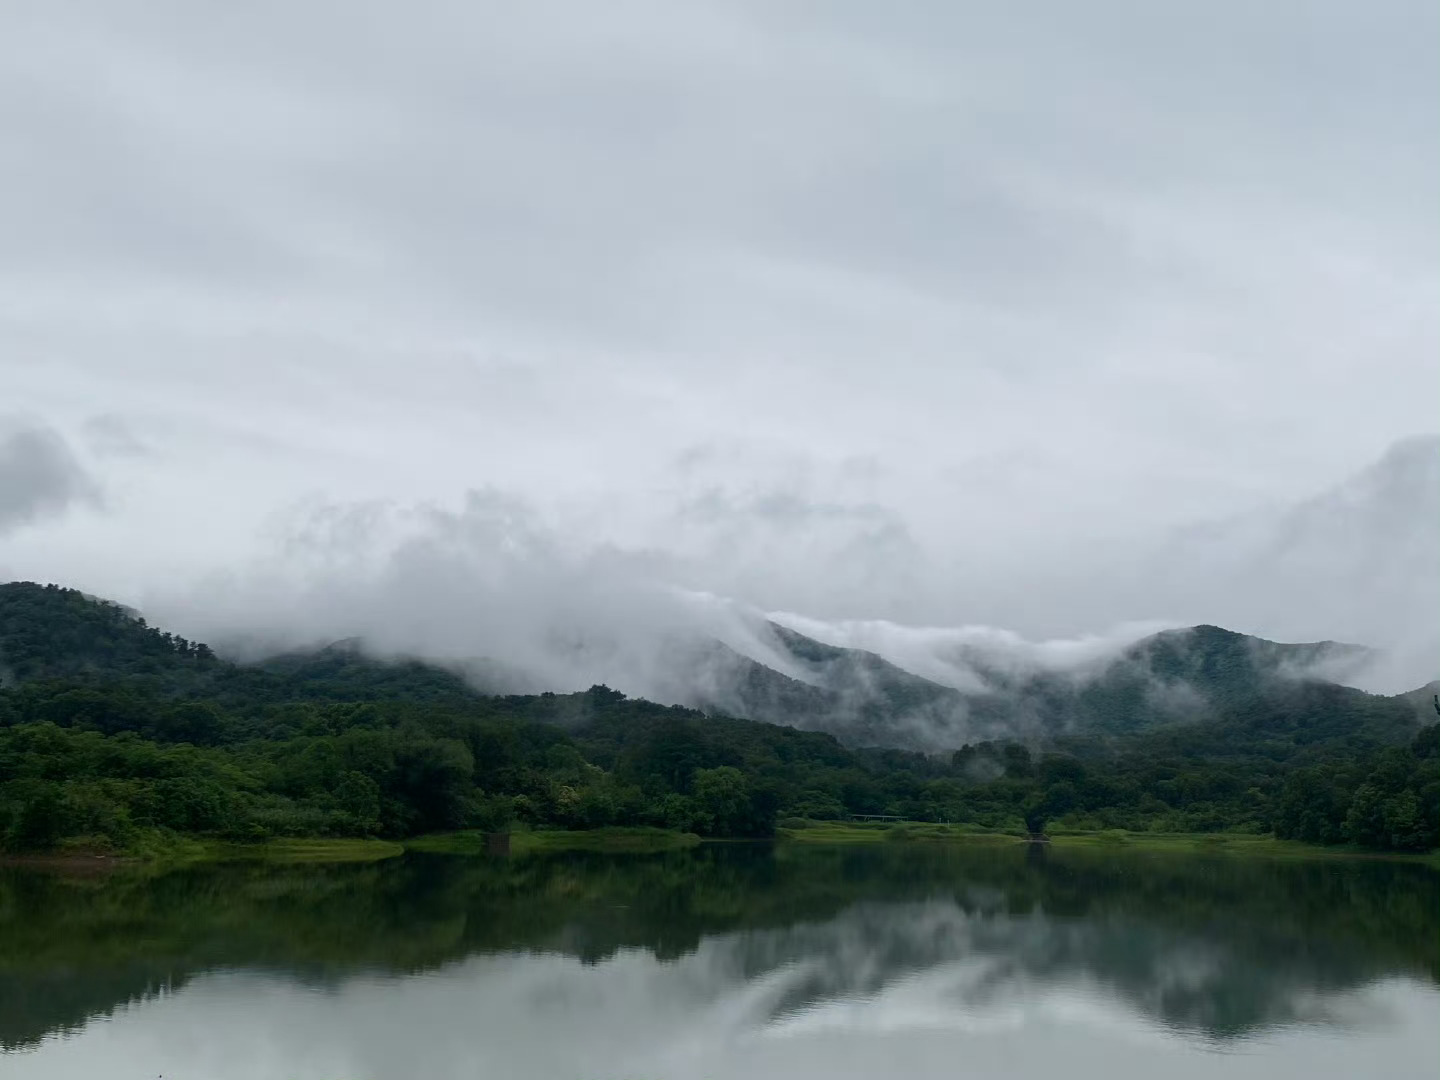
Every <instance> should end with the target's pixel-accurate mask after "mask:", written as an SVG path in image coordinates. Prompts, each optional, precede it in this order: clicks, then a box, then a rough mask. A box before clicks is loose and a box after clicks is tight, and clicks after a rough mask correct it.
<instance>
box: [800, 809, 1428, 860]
mask: <svg viewBox="0 0 1440 1080" xmlns="http://www.w3.org/2000/svg"><path fill="white" fill-rule="evenodd" d="M776 835H777V837H778V838H779V839H780V840H782V841H784V842H787V843H801V844H878V843H887V842H888V843H897V842H900V843H904V842H948V843H961V844H1021V843H1024V842H1025V840H1026V837H1025V834H1023V833H1021V832H1019V831H1008V832H1007V831H1004V830H998V829H986V828H983V827H981V826H978V825H937V824H934V823H931V822H923V821H900V822H884V821H806V822H804V823H803V824H802V823H801V822H799V821H795V820H794V819H790V820H787V824H786V826H784V827H781V828H780V829H778V830H776ZM1049 838H1050V846H1051V847H1054V848H1056V849H1058V850H1064V851H1069V850H1091V851H1121V850H1124V851H1135V852H1177V853H1185V854H1192V855H1193V854H1217V855H1235V856H1241V857H1250V856H1255V857H1263V858H1284V859H1315V858H1368V859H1390V860H1402V861H1405V862H1421V863H1425V864H1427V865H1430V866H1435V867H1440V852H1430V853H1429V854H1424V855H1411V854H1402V853H1390V852H1377V851H1366V850H1364V849H1362V848H1355V847H1343V846H1342V847H1321V846H1319V845H1316V844H1302V843H1300V842H1299V841H1296V840H1279V839H1277V838H1276V837H1274V836H1271V835H1257V834H1254V833H1154V832H1127V831H1125V830H1123V829H1107V830H1104V831H1098V832H1081V831H1074V832H1070V831H1063V830H1057V831H1054V832H1051V833H1050V834H1049Z"/></svg>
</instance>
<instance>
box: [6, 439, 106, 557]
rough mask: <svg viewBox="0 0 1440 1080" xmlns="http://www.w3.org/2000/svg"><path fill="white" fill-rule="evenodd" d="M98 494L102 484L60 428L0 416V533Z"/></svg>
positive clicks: (59, 512)
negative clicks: (79, 459)
mask: <svg viewBox="0 0 1440 1080" xmlns="http://www.w3.org/2000/svg"><path fill="white" fill-rule="evenodd" d="M98 498H99V487H98V485H97V484H96V482H95V481H94V480H93V479H92V478H91V477H90V475H89V474H88V473H87V472H86V471H85V469H84V468H83V467H82V466H81V465H80V463H79V461H77V460H76V458H75V455H74V454H73V453H72V452H71V450H70V447H69V446H68V445H67V443H66V442H65V440H64V439H63V438H62V437H61V436H60V435H59V434H58V433H57V432H55V431H54V430H52V429H50V428H48V427H45V426H43V425H39V424H36V423H34V422H32V421H27V420H25V419H23V418H17V417H11V418H8V419H7V418H4V417H0V534H3V533H6V532H11V531H13V530H15V529H18V528H21V527H22V526H25V525H29V524H32V523H34V522H36V521H40V520H43V519H44V518H47V517H54V516H57V515H59V514H63V513H64V512H65V511H67V510H69V509H70V508H72V507H74V506H76V505H81V504H86V503H88V504H91V505H94V504H95V503H96V502H97V501H98Z"/></svg>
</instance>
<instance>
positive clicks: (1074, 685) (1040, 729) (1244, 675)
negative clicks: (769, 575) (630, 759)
mask: <svg viewBox="0 0 1440 1080" xmlns="http://www.w3.org/2000/svg"><path fill="white" fill-rule="evenodd" d="M770 630H771V633H772V635H773V638H772V641H771V644H772V645H773V646H774V647H775V648H776V650H777V651H778V652H780V654H781V655H783V656H784V657H785V659H786V660H787V661H789V663H788V664H787V666H788V667H789V668H790V669H791V670H793V671H796V672H798V673H800V674H801V675H802V676H803V679H802V678H794V677H791V676H789V675H785V674H782V673H780V672H779V671H776V670H774V669H773V668H770V667H766V666H765V665H763V664H760V663H758V662H757V661H755V660H752V659H750V658H748V657H745V656H742V655H740V654H738V653H736V652H734V651H733V650H731V649H729V648H727V647H725V646H723V645H719V644H718V643H710V644H708V645H705V646H696V647H694V648H692V649H690V650H689V652H688V653H687V654H686V655H685V659H684V667H685V670H687V671H691V672H696V671H698V672H703V675H702V677H700V678H699V679H698V680H695V681H693V682H692V684H691V685H692V689H691V690H690V696H688V697H687V698H685V699H684V703H685V704H687V705H691V706H693V707H696V708H701V709H705V710H707V711H711V712H718V713H726V714H729V715H734V716H744V717H749V718H751V719H755V720H766V721H769V722H771V723H782V724H792V725H794V726H797V727H802V728H810V729H815V730H821V731H826V732H829V733H830V734H833V735H835V736H836V737H837V738H839V739H840V740H841V741H842V742H845V743H848V744H849V745H852V746H892V747H900V748H904V749H914V750H936V749H953V748H955V747H957V746H960V745H962V744H963V743H966V742H979V741H983V740H987V739H997V738H1008V737H1022V738H1027V739H1043V738H1052V737H1056V736H1061V735H1079V734H1095V733H1102V734H1122V733H1127V732H1136V731H1142V730H1146V729H1148V728H1152V727H1157V726H1161V725H1165V724H1170V723H1177V722H1185V721H1202V720H1206V719H1214V718H1216V717H1219V716H1221V715H1222V714H1224V713H1225V712H1227V711H1228V710H1231V709H1234V708H1236V707H1238V706H1239V705H1241V704H1243V703H1245V702H1247V701H1251V700H1253V699H1255V698H1257V697H1260V696H1262V695H1263V696H1275V695H1279V696H1280V697H1284V696H1285V694H1286V693H1296V694H1298V693H1299V692H1300V687H1301V686H1302V685H1303V684H1304V683H1305V682H1307V681H1321V682H1330V681H1333V679H1334V678H1336V677H1337V676H1342V675H1344V674H1345V673H1347V672H1349V671H1350V670H1353V669H1354V668H1355V667H1356V666H1358V665H1360V664H1362V663H1365V662H1367V661H1368V660H1369V659H1370V657H1371V655H1372V654H1371V652H1370V650H1368V649H1366V648H1364V647H1362V646H1356V645H1346V644H1343V643H1338V642H1329V641H1326V642H1312V643H1304V644H1284V643H1280V642H1274V641H1266V640H1264V639H1262V638H1256V637H1252V636H1250V635H1247V634H1239V633H1235V632H1234V631H1230V630H1225V629H1222V628H1221V627H1217V626H1196V627H1190V628H1188V629H1182V630H1167V631H1164V632H1162V633H1159V634H1155V635H1153V636H1151V637H1148V638H1145V639H1143V640H1141V641H1139V642H1137V643H1136V644H1134V645H1132V646H1131V647H1129V648H1128V649H1126V650H1124V651H1123V652H1122V653H1120V654H1119V655H1118V656H1115V657H1113V658H1111V659H1109V660H1107V661H1104V662H1103V663H1101V664H1098V665H1092V666H1090V667H1088V668H1086V669H1084V670H1083V671H1073V672H1055V671H1046V670H1042V669H1036V668H1032V669H1028V670H1024V671H1020V672H1016V671H1013V670H1008V669H1005V668H1002V667H1000V666H998V665H996V664H994V663H993V662H988V661H987V660H986V658H985V657H983V656H980V655H976V656H973V657H970V658H969V666H970V668H971V670H972V671H973V672H974V673H975V675H976V676H978V678H979V680H980V682H981V684H982V686H983V689H981V690H978V691H969V692H967V691H963V690H959V689H956V688H954V687H950V686H944V685H941V684H940V683H937V682H934V681H932V680H930V679H926V678H922V677H921V676H919V675H915V674H913V673H911V672H909V671H906V670H905V669H903V668H901V667H899V666H898V665H896V664H894V663H891V662H890V661H888V660H886V659H885V658H883V657H881V656H879V655H877V654H875V653H873V652H867V651H865V650H861V649H846V648H841V647H838V646H834V645H828V644H825V643H823V642H820V641H816V640H815V639H813V638H810V637H806V636H805V635H803V634H800V633H797V632H796V631H794V630H791V629H788V628H786V627H783V626H779V625H777V624H773V623H772V624H771V626H770ZM1342 690H1343V691H1344V693H1345V694H1347V695H1352V694H1353V695H1356V700H1357V701H1358V700H1360V698H1362V697H1368V696H1369V695H1363V694H1361V692H1360V691H1352V690H1349V689H1348V688H1342ZM677 692H678V691H677Z"/></svg>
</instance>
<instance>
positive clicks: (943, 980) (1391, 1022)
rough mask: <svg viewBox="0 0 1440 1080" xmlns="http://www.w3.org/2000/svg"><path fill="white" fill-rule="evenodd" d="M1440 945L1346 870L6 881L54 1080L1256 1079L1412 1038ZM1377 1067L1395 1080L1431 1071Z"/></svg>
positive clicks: (267, 874) (950, 863)
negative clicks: (110, 1073) (330, 1079)
mask: <svg viewBox="0 0 1440 1080" xmlns="http://www.w3.org/2000/svg"><path fill="white" fill-rule="evenodd" d="M1437 931H1440V875H1437V874H1436V873H1434V872H1433V871H1431V870H1429V869H1428V868H1426V867H1422V866H1417V865H1411V864H1393V863H1383V862H1350V861H1343V860H1326V861H1319V862H1296V863H1283V862H1281V863H1267V862H1248V861H1243V860H1227V859H1224V858H1210V859H1201V858H1197V857H1160V856H1139V855H1124V854H1117V855H1104V856H1101V855H1096V854H1092V853H1073V854H1070V853H1064V852H1049V853H1048V854H1044V855H1042V856H1040V857H1036V856H1035V855H1034V854H1033V853H1031V854H1027V853H1026V852H1024V851H1023V850H1020V849H1003V850H994V849H984V850H981V849H973V848H972V849H965V848H944V847H926V846H902V845H880V846H874V847H865V848H835V849H804V848H798V849H793V848H792V849H781V850H778V851H775V850H771V849H769V848H765V847H759V846H716V847H705V848H701V849H699V850H697V851H689V852H679V853H670V854H665V855H659V856H653V857H652V856H624V857H607V856H602V855H595V854H577V855H571V856H554V857H546V858H515V859H508V860H487V859H461V858H447V857H438V856H432V857H420V856H407V857H405V858H404V859H400V860H391V861H387V862H383V863H377V864H372V865H368V866H329V867H299V866H290V867H266V866H259V865H233V866H222V867H214V866H212V867H205V868H196V869H189V870H184V871H176V872H171V873H148V872H124V873H118V874H115V875H112V876H109V877H104V878H89V879H75V878H71V877H66V876H64V875H56V874H52V873H41V872H36V871H27V870H19V869H14V868H10V869H6V870H4V871H3V872H0V1045H3V1047H4V1048H5V1049H6V1050H7V1051H11V1052H12V1054H13V1056H10V1058H9V1062H10V1064H12V1065H15V1066H21V1065H23V1066H25V1067H26V1068H27V1069H32V1070H33V1074H34V1075H37V1076H38V1075H47V1076H64V1075H82V1072H80V1071H76V1072H73V1073H71V1072H66V1071H65V1070H66V1069H70V1068H73V1069H75V1070H83V1069H85V1068H91V1069H93V1068H94V1067H95V1058H94V1056H93V1055H94V1054H97V1053H100V1052H101V1050H100V1048H101V1047H102V1044H103V1047H105V1048H106V1049H105V1050H104V1052H105V1053H107V1054H109V1055H111V1061H112V1064H113V1061H114V1060H116V1059H115V1058H114V1056H113V1055H115V1054H119V1055H121V1057H122V1058H123V1059H126V1060H128V1059H134V1065H135V1072H134V1075H137V1076H141V1075H149V1076H153V1075H156V1074H157V1073H159V1072H164V1073H165V1075H167V1076H174V1075H214V1076H227V1077H228V1076H236V1077H238V1076H263V1075H284V1076H294V1077H301V1076H309V1075H314V1076H322V1075H323V1076H342V1075H348V1076H355V1077H370V1076H387V1077H388V1076H410V1075H422V1074H425V1075H435V1076H443V1075H449V1073H448V1072H447V1070H453V1071H454V1074H455V1075H466V1076H474V1075H477V1072H476V1069H475V1067H474V1066H476V1065H477V1063H487V1062H488V1067H489V1069H490V1070H491V1071H492V1072H493V1074H494V1075H510V1076H531V1075H533V1076H545V1075H590V1076H601V1075H619V1074H620V1073H618V1072H614V1071H607V1070H621V1069H628V1068H644V1069H645V1070H647V1071H646V1072H645V1073H644V1074H643V1075H656V1076H659V1075H664V1076H683V1075H701V1074H704V1075H711V1076H718V1075H723V1074H725V1073H726V1072H729V1071H735V1072H736V1075H751V1076H755V1075H771V1074H774V1075H779V1073H778V1072H775V1070H778V1069H790V1070H798V1071H793V1072H792V1073H791V1075H807V1071H806V1070H813V1071H814V1072H815V1074H816V1075H820V1074H821V1073H822V1072H828V1073H829V1074H831V1075H838V1074H845V1075H849V1074H850V1073H849V1072H847V1070H848V1069H850V1068H852V1067H859V1066H860V1064H861V1063H863V1062H865V1061H867V1060H868V1059H869V1058H868V1056H869V1055H877V1054H878V1055H881V1057H880V1058H877V1061H879V1060H881V1059H883V1060H885V1061H890V1062H891V1063H892V1065H893V1061H894V1058H895V1055H896V1054H897V1053H898V1054H900V1055H901V1056H902V1057H903V1056H904V1055H906V1054H918V1055H920V1057H918V1058H916V1059H915V1060H914V1061H912V1062H911V1064H910V1068H911V1069H912V1071H913V1072H914V1073H915V1074H916V1075H926V1074H928V1073H927V1070H928V1071H929V1072H933V1073H935V1074H936V1075H940V1074H942V1073H943V1068H942V1067H943V1066H944V1065H945V1063H946V1061H947V1060H948V1058H947V1056H946V1055H948V1054H950V1053H953V1052H954V1046H953V1044H954V1040H956V1039H960V1040H964V1045H965V1047H966V1048H967V1049H966V1052H967V1053H972V1052H974V1053H978V1052H981V1051H982V1050H983V1048H986V1047H989V1048H990V1051H986V1052H998V1051H994V1047H996V1046H1008V1047H1009V1050H1008V1051H1006V1053H1010V1054H1011V1055H1012V1057H1015V1056H1016V1055H1018V1057H1015V1060H1017V1061H1018V1060H1019V1059H1020V1058H1024V1057H1025V1056H1026V1055H1029V1054H1040V1055H1041V1058H1042V1059H1044V1055H1045V1054H1047V1053H1050V1052H1051V1050H1053V1051H1054V1053H1056V1054H1060V1055H1061V1058H1062V1059H1063V1058H1065V1057H1067V1056H1073V1055H1077V1054H1078V1055H1080V1056H1081V1057H1083V1056H1084V1053H1085V1049H1084V1048H1085V1046H1086V1045H1088V1043H1087V1042H1086V1040H1092V1041H1093V1040H1094V1039H1096V1038H1101V1037H1102V1036H1103V1038H1104V1039H1106V1040H1109V1041H1108V1042H1106V1044H1105V1045H1106V1046H1110V1044H1111V1043H1112V1042H1114V1040H1117V1039H1118V1040H1120V1042H1121V1043H1123V1044H1124V1045H1126V1046H1128V1047H1130V1048H1131V1049H1132V1050H1134V1051H1135V1052H1137V1053H1138V1052H1142V1049H1143V1048H1144V1047H1161V1046H1166V1045H1173V1044H1174V1042H1175V1035H1176V1034H1177V1033H1178V1035H1179V1036H1181V1040H1182V1041H1183V1042H1185V1043H1186V1044H1188V1045H1190V1046H1191V1047H1192V1048H1194V1049H1200V1050H1203V1049H1207V1048H1208V1049H1210V1050H1214V1049H1216V1048H1222V1049H1223V1048H1229V1049H1232V1050H1233V1049H1238V1050H1241V1051H1242V1052H1244V1053H1248V1052H1249V1049H1250V1048H1253V1047H1255V1046H1264V1045H1268V1043H1267V1040H1269V1041H1274V1040H1276V1039H1283V1038H1284V1037H1285V1032H1286V1030H1287V1029H1295V1030H1300V1031H1312V1032H1317V1033H1324V1035H1325V1036H1326V1037H1327V1038H1337V1037H1344V1038H1347V1039H1356V1038H1359V1039H1364V1038H1368V1037H1369V1036H1370V1035H1372V1034H1374V1035H1380V1034H1382V1033H1386V1032H1388V1033H1389V1035H1390V1036H1393V1035H1394V1033H1395V1032H1396V1031H1397V1030H1401V1029H1403V1030H1406V1031H1408V1030H1409V1028H1407V1027H1406V1025H1407V1024H1408V1023H1409V1021H1408V1020H1407V1017H1409V1016H1410V1015H1411V1013H1413V1012H1414V1010H1415V1009H1416V1008H1418V1007H1420V1006H1419V1005H1417V1002H1423V1001H1426V1000H1430V1001H1431V1004H1432V1005H1433V1000H1432V999H1433V995H1434V986H1435V983H1436V980H1437V976H1440V933H1437ZM1417 995H1420V996H1419V997H1417ZM1426 995H1430V996H1429V997H1426ZM107 1016H113V1017H114V1019H113V1021H112V1022H109V1023H106V1022H103V1021H101V1020H99V1019H97V1018H103V1017H107ZM1427 1030H1433V1027H1432V1029H1427ZM201 1031H203V1032H204V1038H203V1039H196V1038H194V1036H195V1033H196V1032H201ZM257 1031H263V1032H264V1033H265V1038H264V1039H257V1038H255V1037H254V1033H255V1032H257ZM1064 1032H1069V1033H1070V1034H1069V1035H1068V1036H1065V1037H1064V1039H1063V1040H1062V1041H1061V1042H1060V1043H1056V1040H1057V1039H1059V1038H1061V1035H1060V1033H1064ZM66 1033H69V1034H68V1037H61V1036H66ZM246 1033H250V1034H248V1035H247V1034H246ZM1007 1033H1008V1034H1007ZM1427 1037H1428V1036H1427ZM187 1039H189V1040H192V1041H193V1046H191V1051H190V1052H189V1056H186V1053H187V1052H186V1051H185V1049H184V1048H185V1046H187V1045H190V1044H189V1043H187V1041H186V1040H187ZM116 1040H119V1042H118V1043H117V1042H116ZM127 1040H128V1041H127ZM147 1040H149V1041H147ZM937 1040H938V1042H937ZM977 1040H978V1042H977ZM1432 1041H1436V1040H1432ZM232 1042H233V1043H234V1045H233V1046H231V1045H230V1044H231V1043H232ZM881 1044H884V1045H885V1046H886V1047H887V1048H888V1049H886V1050H885V1051H884V1053H883V1054H882V1053H881V1051H880V1050H879V1049H878V1048H879V1046H880V1045H881ZM932 1044H933V1046H932ZM942 1044H943V1045H942ZM1052 1044H1054V1045H1052ZM1306 1045H1310V1044H1306ZM1347 1045H1349V1044H1347ZM1367 1045H1368V1044H1367ZM1384 1045H1385V1046H1386V1048H1387V1049H1386V1050H1385V1054H1387V1055H1389V1057H1388V1058H1387V1059H1386V1060H1387V1068H1390V1070H1391V1075H1394V1074H1396V1070H1397V1069H1398V1070H1399V1073H1400V1074H1404V1072H1405V1069H1406V1068H1407V1059H1397V1058H1396V1057H1395V1055H1396V1054H1397V1053H1405V1054H1408V1053H1412V1052H1415V1051H1414V1048H1413V1047H1411V1048H1410V1049H1406V1047H1410V1044H1409V1043H1407V1042H1406V1041H1405V1040H1404V1039H1401V1040H1398V1041H1397V1040H1396V1039H1394V1038H1393V1037H1391V1038H1387V1040H1386V1042H1385V1043H1384ZM1426 1045H1427V1047H1428V1044H1426ZM37 1047H38V1049H36V1048H37ZM147 1047H148V1048H149V1049H147ZM227 1047H229V1049H228V1050H227ZM842 1047H843V1053H840V1052H841V1048H842ZM926 1047H932V1050H926V1049H925V1048H926ZM1047 1047H1048V1048H1050V1049H1046V1048H1047ZM1397 1048H1398V1049H1397ZM1437 1048H1440V1042H1437ZM1332 1050H1333V1048H1332ZM1373 1050H1374V1048H1373V1047H1371V1050H1370V1052H1372V1058H1371V1059H1370V1062H1371V1064H1372V1065H1373V1064H1374V1063H1375V1061H1376V1060H1378V1059H1375V1058H1374V1057H1373ZM1096 1052H1097V1053H1100V1052H1101V1051H1100V1050H1096ZM1111 1052H1113V1051H1112V1050H1106V1051H1104V1054H1108V1053H1111ZM1157 1052H1158V1051H1157ZM1426 1052H1427V1053H1428V1050H1427V1051H1426ZM836 1054H840V1056H835V1055H836ZM926 1054H929V1055H930V1056H928V1057H927V1056H925V1055H926ZM1104 1054H1102V1056H1101V1058H1100V1059H1097V1060H1108V1059H1106V1058H1104ZM87 1055H90V1056H87ZM236 1055H239V1056H238V1057H237V1056H236ZM247 1055H248V1056H247ZM265 1055H271V1057H268V1058H267V1057H265ZM807 1055H808V1056H807ZM887 1055H888V1056H887ZM1002 1056H1003V1055H1002ZM1302 1057H1303V1056H1297V1055H1295V1054H1290V1055H1289V1056H1287V1057H1286V1058H1285V1059H1284V1060H1285V1061H1286V1062H1290V1063H1291V1064H1294V1065H1295V1066H1296V1068H1298V1067H1299V1066H1300V1065H1301V1064H1302ZM141 1059H144V1060H143V1061H142V1060H141ZM1044 1060H1049V1059H1044ZM1337 1060H1338V1059H1337V1058H1334V1057H1333V1056H1332V1057H1330V1058H1325V1057H1324V1056H1323V1055H1322V1057H1320V1058H1318V1059H1317V1063H1316V1064H1315V1067H1316V1068H1319V1069H1320V1071H1321V1074H1326V1073H1325V1069H1326V1068H1327V1067H1329V1066H1333V1065H1334V1064H1335V1062H1336V1061H1337ZM267 1061H268V1062H269V1064H268V1065H267V1064H266V1062H267ZM156 1063H160V1064H167V1065H168V1066H169V1067H167V1068H159V1067H156V1068H155V1069H153V1070H152V1071H150V1072H145V1071H144V1070H143V1069H142V1068H141V1066H142V1065H144V1066H147V1067H148V1066H149V1065H150V1064H156ZM1012 1064H1013V1062H1012ZM1064 1064H1065V1063H1064V1060H1056V1061H1054V1062H1053V1063H1052V1067H1054V1068H1063V1067H1064ZM1415 1065H1416V1068H1419V1062H1418V1061H1417V1062H1416V1063H1415ZM877 1067H878V1066H877ZM997 1067H998V1066H997ZM1036 1067H1037V1068H1039V1067H1040V1065H1039V1064H1037V1065H1036ZM1266 1067H1267V1068H1268V1069H1271V1070H1272V1072H1273V1071H1274V1070H1275V1069H1277V1068H1279V1066H1278V1065H1277V1063H1276V1062H1274V1061H1268V1059H1267V1066H1266ZM1006 1068H1009V1066H1006ZM577 1069H582V1070H583V1071H581V1072H577ZM746 1069H749V1070H751V1071H750V1072H749V1073H748V1074H747V1073H746V1072H745V1071H744V1070H746ZM755 1069H759V1072H755V1071H754V1070H755ZM307 1070H309V1071H307ZM494 1070H500V1071H494ZM697 1070H698V1071H697ZM937 1070H940V1071H937ZM888 1071H889V1068H888V1067H887V1068H885V1069H882V1073H885V1072H888ZM1282 1071H1283V1070H1282ZM1366 1071H1372V1070H1371V1069H1370V1068H1368V1067H1367V1069H1366ZM490 1074H491V1072H487V1071H486V1070H484V1069H482V1070H481V1071H480V1072H479V1073H478V1075H490ZM1021 1074H1023V1070H1022V1072H1021V1073H1016V1075H1021ZM17 1075H21V1074H20V1073H17ZM26 1075H28V1073H26ZM115 1075H118V1073H117V1074H115ZM856 1075H863V1073H857V1074H856ZM877 1075H878V1074H877ZM1336 1075H1338V1074H1336ZM1417 1075H1418V1073H1417Z"/></svg>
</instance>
